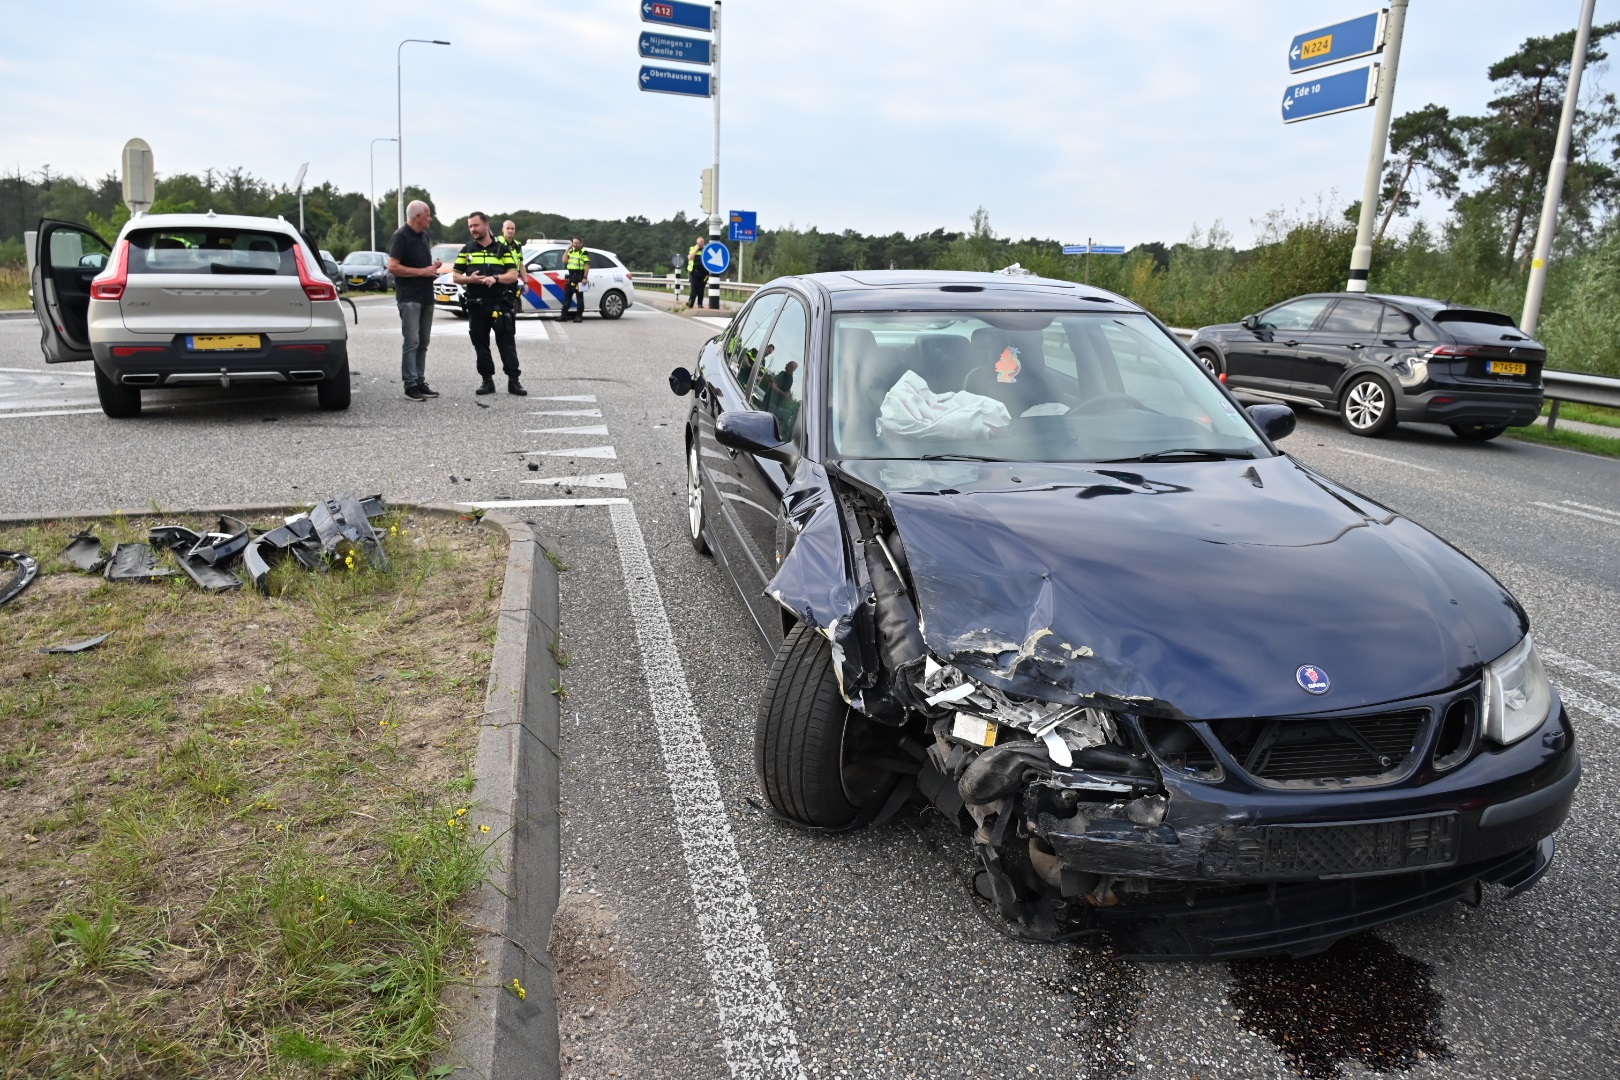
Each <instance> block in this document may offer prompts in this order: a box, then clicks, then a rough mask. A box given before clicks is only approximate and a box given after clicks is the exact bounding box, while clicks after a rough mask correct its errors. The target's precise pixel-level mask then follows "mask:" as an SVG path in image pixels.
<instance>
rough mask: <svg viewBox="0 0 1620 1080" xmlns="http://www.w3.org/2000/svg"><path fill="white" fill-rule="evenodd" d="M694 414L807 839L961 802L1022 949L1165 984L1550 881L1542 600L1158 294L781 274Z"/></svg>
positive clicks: (773, 775)
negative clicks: (1143, 298)
mask: <svg viewBox="0 0 1620 1080" xmlns="http://www.w3.org/2000/svg"><path fill="white" fill-rule="evenodd" d="M670 385H671V388H672V389H674V390H675V391H676V393H680V394H686V393H690V394H692V406H691V411H690V413H689V416H688V419H687V422H686V424H685V435H686V459H687V472H688V489H689V508H690V526H691V539H692V543H693V546H694V547H695V548H697V550H698V551H699V552H700V553H708V552H711V551H712V552H714V553H716V554H718V555H719V557H720V560H721V562H722V563H723V564H724V566H725V568H726V569H727V571H728V572H729V575H730V577H731V579H732V580H733V581H734V582H735V583H736V585H737V588H738V591H739V592H740V593H741V594H742V598H743V600H744V601H745V603H746V605H747V608H748V610H749V611H750V613H751V614H752V616H753V619H754V621H755V623H756V624H757V625H758V628H759V631H760V634H761V636H762V638H763V640H764V641H765V642H766V644H767V646H768V648H769V649H770V650H773V651H774V654H775V659H774V662H773V663H772V665H771V668H770V673H769V676H768V677H767V678H766V680H765V686H764V692H763V696H762V700H761V703H760V710H759V717H758V722H757V726H756V729H755V735H754V761H755V765H756V768H757V771H758V779H759V783H760V786H761V788H762V790H763V792H764V794H765V796H766V798H767V799H768V801H769V803H770V805H771V807H772V808H773V809H774V810H775V811H776V813H778V814H779V815H781V816H782V817H784V818H787V819H789V820H791V821H793V822H796V823H799V824H801V825H805V826H810V827H814V828H821V829H841V828H847V827H851V826H856V825H860V824H863V823H868V822H872V821H876V820H881V819H882V818H884V817H885V816H887V815H888V814H890V813H893V812H894V811H895V810H896V809H897V808H898V807H900V806H902V805H904V804H905V802H906V801H907V800H926V801H927V802H928V803H931V804H932V805H933V806H935V807H937V808H938V809H939V810H940V811H941V812H942V813H943V814H944V815H945V816H946V817H947V818H949V819H950V820H952V821H956V822H958V823H960V824H961V826H962V828H963V829H964V831H966V832H969V833H971V836H972V843H973V846H974V848H975V850H976V853H977V856H978V858H979V862H980V869H979V871H978V876H977V880H976V884H977V886H978V891H979V894H980V895H981V897H983V900H984V903H986V904H987V905H988V904H992V903H993V904H994V905H995V907H996V908H997V909H999V911H1000V912H1001V914H1002V915H1003V916H1004V917H1005V918H1006V919H1008V920H1010V921H1012V922H1013V923H1015V924H1016V925H1017V926H1018V927H1019V928H1020V932H1021V933H1023V934H1027V935H1032V936H1046V937H1055V936H1059V935H1060V934H1062V933H1063V932H1065V931H1066V930H1070V929H1073V928H1075V927H1079V928H1082V929H1083V930H1091V931H1096V930H1098V929H1102V930H1106V931H1107V932H1109V933H1110V934H1112V935H1113V937H1114V940H1115V942H1116V944H1117V945H1118V947H1119V948H1120V950H1121V951H1122V952H1125V953H1132V954H1138V955H1159V956H1170V955H1211V954H1217V955H1247V954H1258V953H1266V952H1289V953H1296V954H1299V953H1306V952H1311V951H1314V950H1317V949H1320V948H1323V947H1325V946H1326V945H1327V944H1329V943H1331V942H1332V941H1333V940H1335V939H1337V938H1339V937H1342V936H1344V935H1346V934H1350V933H1353V932H1356V931H1358V930H1362V929H1364V928H1367V927H1370V926H1376V925H1378V924H1380V923H1383V922H1386V921H1388V920H1391V919H1394V918H1398V917H1401V916H1404V915H1408V914H1412V913H1414V912H1419V911H1424V910H1428V909H1431V908H1435V907H1439V906H1443V905H1448V904H1451V903H1453V902H1455V901H1457V900H1466V901H1470V902H1477V901H1478V900H1479V899H1480V896H1481V883H1482V882H1492V883H1496V884H1499V885H1503V886H1506V887H1507V888H1508V890H1509V891H1510V892H1517V891H1521V890H1523V889H1526V888H1528V887H1529V886H1530V885H1531V884H1532V883H1534V882H1535V881H1536V880H1537V879H1538V878H1539V877H1540V876H1541V874H1542V873H1544V872H1545V871H1546V869H1547V867H1548V865H1549V864H1550V863H1551V860H1552V858H1553V852H1554V842H1553V836H1552V834H1553V832H1554V830H1555V829H1557V828H1558V826H1559V824H1560V823H1561V822H1562V821H1563V820H1564V818H1565V816H1566V814H1567V813H1568V811H1569V807H1570V803H1571V801H1572V799H1573V798H1574V792H1575V787H1576V784H1577V783H1578V780H1579V774H1580V766H1579V758H1578V755H1577V754H1576V751H1575V749H1574V745H1573V742H1574V734H1573V729H1572V728H1571V726H1570V723H1569V721H1568V719H1567V718H1566V716H1565V713H1564V709H1563V706H1562V703H1561V702H1560V700H1559V699H1558V697H1557V695H1556V693H1555V692H1554V690H1553V689H1552V687H1551V686H1550V685H1549V683H1548V681H1547V677H1546V674H1545V671H1544V669H1543V668H1542V665H1541V662H1540V660H1539V658H1538V657H1537V654H1536V651H1535V648H1534V645H1533V644H1532V642H1531V639H1530V637H1529V634H1528V631H1529V624H1528V619H1527V618H1526V616H1525V613H1524V610H1523V608H1521V607H1520V606H1519V604H1518V603H1517V602H1516V601H1515V600H1514V599H1513V597H1512V596H1511V595H1509V594H1508V592H1507V591H1506V590H1505V589H1504V588H1503V587H1502V586H1501V585H1500V584H1499V583H1498V582H1497V581H1495V580H1494V579H1493V578H1492V577H1491V576H1490V575H1489V574H1488V573H1486V572H1485V571H1484V570H1483V569H1481V568H1480V567H1479V566H1478V565H1476V564H1475V563H1473V562H1472V561H1470V560H1469V559H1468V558H1467V557H1466V556H1464V555H1463V554H1461V553H1460V552H1458V551H1457V550H1456V549H1455V548H1453V547H1451V546H1450V545H1448V544H1446V543H1445V542H1444V541H1442V540H1440V539H1439V538H1437V537H1436V536H1434V535H1433V534H1431V533H1429V532H1428V531H1426V530H1424V529H1423V528H1421V527H1419V526H1418V525H1416V524H1414V523H1412V522H1410V521H1408V520H1406V519H1405V518H1403V517H1401V516H1400V515H1399V514H1396V513H1394V512H1393V511H1391V510H1389V509H1388V508H1387V507H1383V506H1380V505H1378V504H1377V503H1374V502H1372V501H1371V500H1369V499H1367V498H1365V497H1363V496H1361V495H1359V494H1357V493H1356V492H1354V491H1351V490H1348V489H1346V488H1344V487H1341V486H1340V485H1338V484H1335V483H1334V482H1332V481H1331V480H1329V479H1327V478H1326V477H1323V476H1320V475H1318V474H1316V473H1314V472H1312V471H1311V470H1309V469H1307V468H1305V467H1304V466H1302V465H1300V464H1299V463H1298V462H1295V461H1294V460H1292V459H1291V458H1289V457H1287V456H1286V455H1284V454H1281V453H1279V452H1278V451H1277V449H1276V447H1275V445H1274V442H1275V440H1277V439H1280V438H1282V437H1283V436H1285V435H1286V434H1288V432H1289V431H1290V430H1292V427H1293V414H1292V412H1291V411H1290V410H1289V409H1288V408H1287V407H1286V406H1283V405H1276V404H1262V405H1256V406H1253V407H1252V408H1250V409H1248V410H1244V409H1242V408H1240V407H1239V406H1238V404H1237V403H1236V401H1235V400H1234V399H1233V397H1232V396H1231V394H1230V393H1229V392H1228V391H1227V390H1226V389H1224V388H1223V387H1222V386H1221V385H1220V383H1219V382H1218V381H1217V379H1216V378H1215V377H1214V376H1212V375H1211V374H1210V373H1209V372H1207V371H1206V370H1205V369H1204V368H1203V367H1202V366H1200V365H1199V363H1198V362H1197V361H1196V360H1195V359H1194V358H1193V356H1192V355H1191V354H1190V353H1189V352H1188V350H1187V349H1186V348H1185V347H1184V346H1182V345H1181V344H1180V343H1179V342H1178V341H1177V340H1176V339H1175V338H1174V337H1173V336H1172V335H1171V334H1170V332H1169V331H1168V330H1167V329H1166V328H1165V327H1164V325H1163V324H1162V323H1159V322H1158V321H1157V320H1155V319H1154V318H1153V317H1152V316H1151V315H1149V314H1147V313H1146V312H1144V311H1143V310H1142V309H1140V308H1139V307H1137V306H1135V305H1134V304H1132V303H1131V302H1129V301H1128V300H1125V299H1123V298H1122V297H1119V296H1114V295H1111V294H1108V293H1105V292H1103V291H1101V290H1098V289H1094V288H1090V287H1088V286H1084V285H1076V284H1074V283H1071V282H1060V281H1048V280H1043V279H1040V278H1033V277H1009V276H1001V275H997V274H952V273H914V272H896V271H888V272H882V271H879V272H865V271H851V272H848V273H841V274H816V275H810V276H807V277H796V278H783V279H779V280H777V281H774V282H772V283H771V284H769V285H768V286H766V287H765V288H764V289H763V290H761V291H760V293H759V294H758V295H757V296H755V297H754V299H753V300H752V301H751V302H750V303H749V304H748V306H747V307H745V308H744V309H743V310H742V311H741V312H739V313H738V315H737V316H736V318H735V319H734V320H733V321H732V324H731V326H730V328H729V329H728V330H727V331H726V332H725V333H724V334H722V335H721V336H719V337H716V338H714V339H713V340H711V341H709V342H708V343H707V344H706V345H705V346H704V347H703V351H702V354H701V356H700V357H699V359H698V364H697V370H696V371H695V372H688V371H686V370H685V369H684V368H682V369H677V370H676V371H675V372H674V373H672V374H671V376H670Z"/></svg>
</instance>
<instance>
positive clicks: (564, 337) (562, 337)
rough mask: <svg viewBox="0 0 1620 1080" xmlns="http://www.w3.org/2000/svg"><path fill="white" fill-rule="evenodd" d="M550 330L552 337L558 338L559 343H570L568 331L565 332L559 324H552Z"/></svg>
mask: <svg viewBox="0 0 1620 1080" xmlns="http://www.w3.org/2000/svg"><path fill="white" fill-rule="evenodd" d="M549 329H550V330H551V336H552V337H554V338H556V339H557V340H558V341H561V342H563V343H565V344H566V343H567V341H568V331H566V330H564V329H563V328H562V327H561V326H560V325H558V324H557V323H551V324H550V327H549Z"/></svg>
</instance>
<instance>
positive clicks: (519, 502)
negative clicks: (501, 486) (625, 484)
mask: <svg viewBox="0 0 1620 1080" xmlns="http://www.w3.org/2000/svg"><path fill="white" fill-rule="evenodd" d="M629 501H630V500H629V499H625V498H616V499H615V498H590V499H497V500H495V501H494V502H473V503H457V504H456V505H457V506H470V507H472V508H473V509H474V510H521V509H523V508H524V507H526V506H616V505H618V504H619V503H628V502H629Z"/></svg>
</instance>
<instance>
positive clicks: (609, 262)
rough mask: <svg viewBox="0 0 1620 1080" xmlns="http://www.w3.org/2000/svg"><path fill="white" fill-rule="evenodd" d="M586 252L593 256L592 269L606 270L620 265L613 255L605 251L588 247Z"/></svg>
mask: <svg viewBox="0 0 1620 1080" xmlns="http://www.w3.org/2000/svg"><path fill="white" fill-rule="evenodd" d="M585 254H587V255H589V256H590V257H591V269H592V270H605V269H609V268H611V267H615V266H618V265H619V264H618V263H616V262H614V261H613V256H611V255H609V254H608V253H607V252H605V251H597V250H596V249H595V248H586V249H585Z"/></svg>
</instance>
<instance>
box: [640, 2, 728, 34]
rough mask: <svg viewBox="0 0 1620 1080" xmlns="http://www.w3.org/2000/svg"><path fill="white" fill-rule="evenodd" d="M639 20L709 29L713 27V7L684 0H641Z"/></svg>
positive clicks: (691, 28)
mask: <svg viewBox="0 0 1620 1080" xmlns="http://www.w3.org/2000/svg"><path fill="white" fill-rule="evenodd" d="M641 21H642V22H650V23H663V24H664V25H665V26H684V27H686V29H688V30H705V31H710V30H713V29H714V8H712V7H710V6H709V5H708V4H688V3H685V2H684V0H641Z"/></svg>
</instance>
